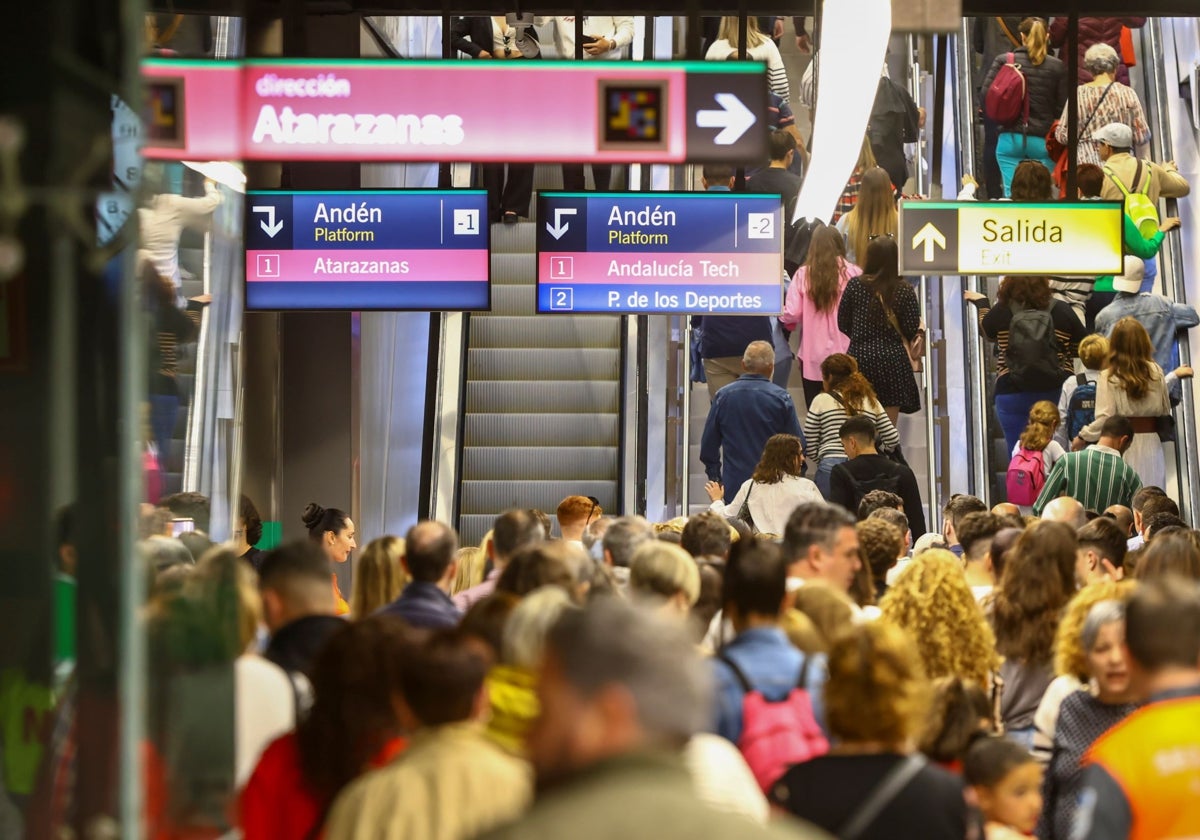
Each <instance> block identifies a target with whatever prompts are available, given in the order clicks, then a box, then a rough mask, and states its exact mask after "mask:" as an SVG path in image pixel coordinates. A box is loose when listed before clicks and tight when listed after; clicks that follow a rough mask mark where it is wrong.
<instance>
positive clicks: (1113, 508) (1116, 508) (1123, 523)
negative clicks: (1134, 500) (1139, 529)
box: [1104, 505, 1133, 539]
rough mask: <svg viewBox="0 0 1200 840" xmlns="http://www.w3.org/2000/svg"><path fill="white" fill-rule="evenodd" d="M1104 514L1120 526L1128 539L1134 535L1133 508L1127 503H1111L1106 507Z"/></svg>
mask: <svg viewBox="0 0 1200 840" xmlns="http://www.w3.org/2000/svg"><path fill="white" fill-rule="evenodd" d="M1104 515H1105V516H1107V517H1110V518H1111V519H1112V520H1113V521H1114V522H1116V523H1117V525H1118V526H1120V528H1121V531H1122V533H1124V534H1125V537H1126V539H1128V538H1129V537H1131V536H1132V535H1133V510H1132V509H1131V508H1128V507H1126V506H1125V505H1109V506H1108V507H1106V508H1105V509H1104Z"/></svg>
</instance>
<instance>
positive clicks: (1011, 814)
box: [963, 737, 1042, 840]
mask: <svg viewBox="0 0 1200 840" xmlns="http://www.w3.org/2000/svg"><path fill="white" fill-rule="evenodd" d="M963 776H964V777H965V779H966V782H967V784H969V785H970V786H971V787H972V788H973V789H974V791H975V795H976V797H977V798H978V800H979V808H980V810H981V811H983V818H984V820H985V821H986V824H985V827H984V836H985V838H986V840H1020V838H1022V837H1032V836H1033V830H1034V829H1035V828H1036V827H1037V822H1038V818H1039V817H1040V816H1041V813H1042V765H1041V764H1039V763H1038V762H1037V760H1036V759H1035V758H1034V757H1033V756H1032V755H1031V754H1030V753H1029V752H1028V751H1027V750H1026V749H1025V748H1024V747H1022V746H1020V745H1019V744H1017V743H1015V742H1013V741H1009V740H1008V739H1006V738H1001V737H988V738H980V739H979V740H977V741H976V742H975V743H974V744H972V745H971V748H970V749H969V750H968V751H967V757H966V760H965V761H964V762H963Z"/></svg>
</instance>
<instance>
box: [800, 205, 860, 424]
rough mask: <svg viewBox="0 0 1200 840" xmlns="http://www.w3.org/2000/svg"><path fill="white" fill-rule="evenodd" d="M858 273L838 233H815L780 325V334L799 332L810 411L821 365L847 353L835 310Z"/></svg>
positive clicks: (824, 230) (832, 230)
mask: <svg viewBox="0 0 1200 840" xmlns="http://www.w3.org/2000/svg"><path fill="white" fill-rule="evenodd" d="M859 274H862V269H860V268H859V267H858V266H856V265H855V264H854V263H852V262H849V261H847V259H846V241H845V240H844V239H843V238H842V235H841V233H839V232H838V230H837V228H833V227H828V226H827V227H819V228H817V229H816V230H815V231H813V235H812V243H811V244H810V245H809V248H808V259H807V261H806V262H805V264H804V265H802V266H801V267H800V268H799V269H797V271H796V276H795V277H794V278H793V279H792V284H791V286H789V287H788V292H787V299H786V302H785V303H784V307H783V317H782V318H781V319H780V321H781V322H782V324H783V326H784V329H788V330H799V331H800V353H799V360H800V375H801V376H802V377H803V380H804V402H805V404H806V405H811V404H812V401H813V400H814V399H816V397H817V395H818V394H820V393H821V390H822V387H821V362H823V361H825V359H827V358H828V357H829V356H832V355H833V354H834V353H845V352H846V349H847V348H848V347H849V346H850V338H849V337H848V336H847V335H845V334H844V333H843V332H842V331H841V330H839V329H838V325H837V313H838V304H839V303H841V301H842V292H843V291H845V289H846V283H848V282H849V281H850V278H851V277H854V276H856V275H859Z"/></svg>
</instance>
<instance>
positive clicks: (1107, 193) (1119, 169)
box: [1100, 152, 1191, 204]
mask: <svg viewBox="0 0 1200 840" xmlns="http://www.w3.org/2000/svg"><path fill="white" fill-rule="evenodd" d="M1137 164H1138V162H1137V158H1135V157H1134V156H1133V155H1131V154H1128V153H1127V152H1119V153H1117V154H1115V155H1113V156H1112V157H1110V158H1109V159H1108V160H1107V161H1106V162H1105V165H1107V166H1108V167H1109V168H1110V169H1112V171H1113V174H1114V175H1116V176H1117V177H1118V178H1120V179H1121V183H1122V184H1124V185H1125V186H1126V187H1127V188H1128V189H1129V191H1130V192H1138V186H1140V185H1135V184H1134V183H1133V176H1134V175H1135V174H1136V173H1137ZM1147 173H1149V176H1150V188H1149V189H1148V190H1147V191H1146V196H1147V197H1148V198H1149V199H1150V200H1151V201H1153V202H1155V203H1156V204H1157V203H1158V200H1159V198H1182V197H1183V196H1185V195H1187V194H1188V193H1189V192H1190V191H1191V186H1190V185H1189V184H1188V182H1187V179H1186V178H1184V177H1183V176H1182V175H1180V174H1179V173H1178V172H1176V171H1175V168H1174V167H1171V168H1170V169H1168V168H1167V167H1165V166H1160V165H1159V164H1157V163H1154V162H1153V161H1143V162H1142V183H1143V184H1144V183H1145V182H1146V175H1147ZM1100 197H1101V198H1103V199H1106V200H1109V201H1121V200H1122V199H1124V197H1125V196H1124V195H1123V194H1122V193H1121V188H1120V187H1118V186H1117V185H1116V184H1114V183H1113V182H1112V178H1109V177H1108V176H1107V175H1106V176H1105V178H1104V183H1103V185H1102V186H1101V187H1100Z"/></svg>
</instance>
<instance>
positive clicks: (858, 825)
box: [837, 753, 927, 840]
mask: <svg viewBox="0 0 1200 840" xmlns="http://www.w3.org/2000/svg"><path fill="white" fill-rule="evenodd" d="M926 763H927V762H926V760H925V756H923V755H921V754H920V753H913V754H912V755H910V756H908V758H906V759H904V760H903V761H901V762H900V763H899V764H897V765H896V766H895V767H893V768H892V769H891V770H889V771H888V772H887V775H885V776H884V777H883V778H882V779H881V780H880V781H879V784H877V785H876V786H875V789H874V790H872V791H871V795H870V796H869V797H868V798H867V801H866V802H864V803H863V804H862V805H860V806H859V808H858V811H856V812H855V814H854V816H852V817H851V818H850V819H849V820H847V821H846V823H845V824H844V825H843V826H842V827H841V828H839V829H838V831H837V836H838V837H840V838H841V840H857V838H858V837H860V836H862V833H863V832H864V831H866V830H867V829H868V828H870V827H871V823H873V822H875V820H876V819H878V818H879V815H880V814H881V813H882V812H883V809H884V808H886V807H887V806H888V805H890V804H891V803H892V801H893V800H894V799H895V798H896V797H897V796H899V795H900V792H901V791H902V790H904V788H906V787H907V786H908V783H909V782H911V781H912V780H913V778H915V777H916V775H917V774H918V773H920V772H921V770H922V769H923V768H924V767H925V765H926Z"/></svg>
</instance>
